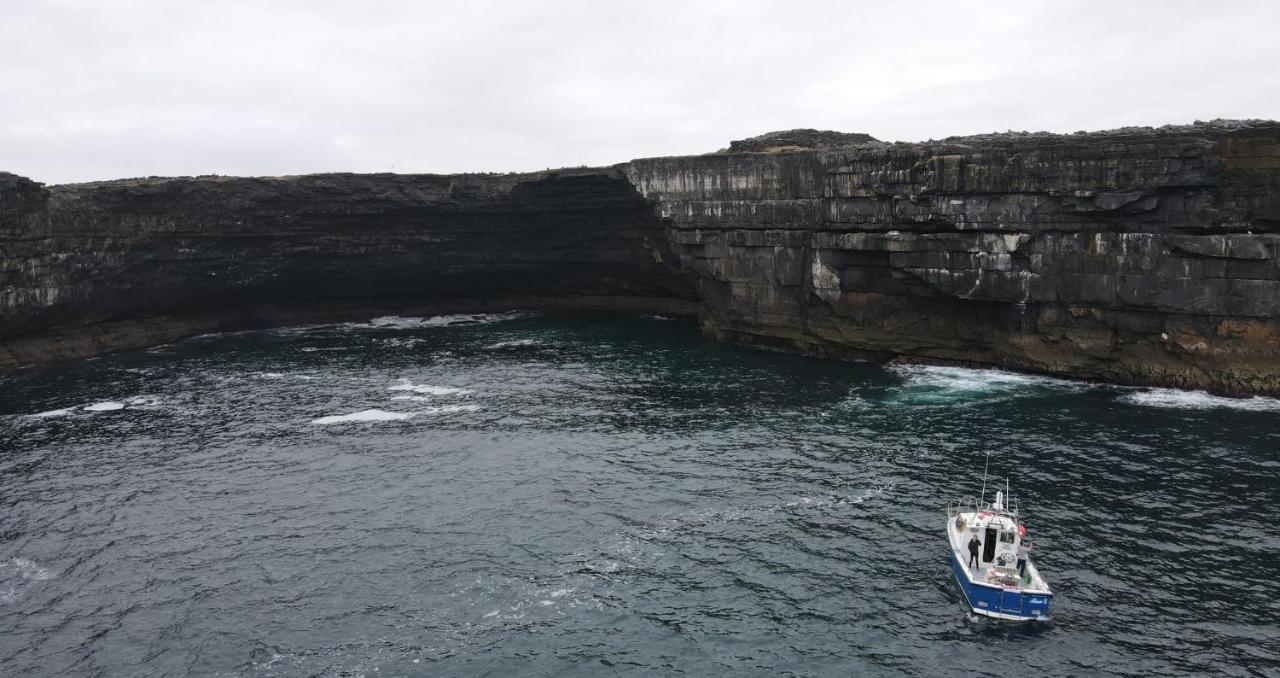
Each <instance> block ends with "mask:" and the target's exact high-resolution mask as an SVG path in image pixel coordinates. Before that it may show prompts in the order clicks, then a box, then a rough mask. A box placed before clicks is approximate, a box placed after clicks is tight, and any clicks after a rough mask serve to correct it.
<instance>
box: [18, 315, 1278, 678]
mask: <svg viewBox="0 0 1280 678" xmlns="http://www.w3.org/2000/svg"><path fill="white" fill-rule="evenodd" d="M1278 420H1280V410H1277V408H1276V407H1274V401H1271V400H1266V399H1252V400H1248V399H1245V400H1240V399H1224V398H1218V397H1215V396H1209V395H1207V394H1203V393H1195V392H1185V391H1164V390H1159V389H1130V388H1112V387H1103V386H1092V385H1086V384H1081V383H1076V382H1069V381H1063V380H1057V379H1049V378H1045V377H1039V376H1034V375H1025V374H1017V373H1011V372H1002V371H998V370H971V369H959V368H942V367H915V366H901V367H893V368H888V369H884V368H880V367H876V366H870V365H856V364H844V363H837V362H829V361H821V360H812V359H806V358H800V357H794V356H786V355H781V354H776V353H762V352H753V351H749V350H744V349H737V348H732V347H726V346H717V345H712V344H707V343H704V342H702V341H701V340H700V339H699V337H698V333H697V328H696V327H695V326H694V324H693V323H690V322H685V321H676V320H669V319H657V318H652V317H644V316H637V317H614V316H592V315H585V316H577V317H554V316H534V315H520V314H496V315H459V316H437V317H434V318H411V317H387V318H379V319H375V320H373V321H370V322H367V323H357V324H350V325H343V324H338V325H318V326H309V327H301V328H287V329H280V330H271V331H264V332H242V333H234V334H224V335H209V336H205V337H201V338H199V339H195V340H191V341H186V342H179V343H175V344H173V345H170V346H167V347H165V349H164V350H163V351H139V352H136V353H122V354H116V355H111V356H105V357H103V358H101V359H99V360H95V361H89V362H84V363H78V364H71V365H63V366H58V367H53V368H48V369H43V370H30V371H24V372H22V373H19V374H16V375H11V376H7V377H0V499H2V500H3V507H4V511H3V512H2V513H0V675H38V676H44V675H48V676H60V675H94V674H101V675H130V676H132V675H222V676H229V675H249V676H311V675H364V676H372V675H489V674H510V675H522V676H524V675H534V676H537V675H543V676H561V675H584V676H595V675H612V674H613V673H615V672H616V673H622V672H624V671H628V672H635V673H641V674H646V675H647V674H656V675H669V674H685V675H734V676H775V675H800V676H829V675H918V676H934V675H986V674H1014V675H1194V674H1205V673H1208V674H1213V673H1221V674H1229V675H1249V674H1252V675H1269V674H1272V673H1276V672H1277V671H1280V645H1278V644H1277V641H1276V635H1275V620H1276V616H1277V609H1276V603H1275V601H1276V600H1280V559H1278V558H1277V555H1276V554H1277V553H1280V532H1277V529H1276V527H1275V526H1276V525H1278V524H1280V506H1278V505H1277V502H1276V501H1275V488H1276V487H1277V484H1278V483H1280V458H1277V452H1276V450H1277V449H1280V426H1278V425H1277V423H1278ZM987 451H991V452H992V455H991V464H992V471H993V475H994V476H996V477H1001V476H1003V475H1004V474H1005V473H1008V474H1009V475H1011V476H1012V485H1013V490H1014V493H1015V494H1016V495H1017V497H1018V498H1019V500H1020V503H1021V506H1022V509H1023V512H1024V514H1025V515H1026V519H1027V522H1028V524H1029V525H1030V530H1031V532H1030V534H1031V537H1032V540H1033V541H1034V542H1035V543H1036V545H1037V546H1036V554H1037V560H1036V562H1037V565H1038V566H1039V567H1040V568H1041V570H1042V572H1043V573H1044V574H1045V576H1046V577H1047V578H1048V580H1049V581H1050V583H1051V584H1052V586H1053V587H1054V590H1055V593H1056V596H1057V602H1056V604H1055V608H1054V614H1055V619H1054V621H1053V622H1052V623H1051V624H1048V625H1040V626H1035V627H1017V628H1015V627H1010V626H1007V625H1001V624H993V623H988V622H986V621H984V620H981V619H972V618H971V616H970V615H969V614H967V613H966V611H965V610H964V609H963V607H962V606H961V602H960V594H959V593H958V591H957V590H956V589H955V587H954V585H953V583H952V582H951V574H950V570H949V568H948V562H947V554H946V551H945V549H946V542H945V538H944V536H943V531H942V530H943V522H944V510H945V506H946V504H947V502H948V501H949V500H951V499H955V498H958V497H961V496H963V495H966V494H970V493H973V492H976V491H977V490H978V486H979V484H980V480H981V470H982V461H983V459H984V456H985V453H986V452H987ZM993 658H998V659H999V665H998V667H995V668H993V665H992V664H991V661H992V659H993Z"/></svg>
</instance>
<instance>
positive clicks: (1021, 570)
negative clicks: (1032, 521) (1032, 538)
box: [1018, 528, 1031, 577]
mask: <svg viewBox="0 0 1280 678" xmlns="http://www.w3.org/2000/svg"><path fill="white" fill-rule="evenodd" d="M1023 529H1024V530H1025V529H1026V528H1023ZM1030 548H1031V544H1028V543H1027V542H1026V541H1025V540H1023V539H1019V540H1018V576H1019V577H1025V576H1027V551H1028V550H1029V549H1030Z"/></svg>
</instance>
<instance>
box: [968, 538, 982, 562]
mask: <svg viewBox="0 0 1280 678" xmlns="http://www.w3.org/2000/svg"><path fill="white" fill-rule="evenodd" d="M981 546H982V542H980V541H978V535H976V534H971V535H969V564H970V565H971V566H972V567H973V569H975V570H977V569H978V567H979V565H978V549H979V548H980V547H981Z"/></svg>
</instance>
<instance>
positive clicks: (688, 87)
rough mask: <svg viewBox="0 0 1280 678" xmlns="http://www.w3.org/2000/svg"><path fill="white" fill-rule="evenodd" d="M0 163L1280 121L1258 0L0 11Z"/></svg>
mask: <svg viewBox="0 0 1280 678" xmlns="http://www.w3.org/2000/svg"><path fill="white" fill-rule="evenodd" d="M3 12H4V16H3V21H0V45H4V47H3V50H4V59H3V60H0V91H3V92H4V96H3V97H2V98H0V169H4V170H9V171H14V172H18V173H21V174H25V175H28V176H31V177H32V178H35V179H37V180H40V181H45V182H51V183H54V182H66V181H83V180H91V179H103V178H113V177H121V176H139V175H149V174H202V173H221V174H297V173H306V172H322V171H386V170H394V171H400V172H411V171H420V172H456V171H508V170H530V169H541V168H544V167H557V166H566V165H579V164H607V163H613V162H621V161H624V160H627V159H630V158H634V157H642V156H649V155H667V154H686V153H700V152H705V151H710V150H715V149H717V148H722V147H724V146H725V145H727V143H728V141H729V140H730V139H733V138H741V137H744V136H752V135H755V134H759V133H761V132H765V131H769V130H772V129H783V128H792V127H823V128H833V129H842V130H846V131H865V132H868V133H871V134H873V135H875V136H877V137H879V138H882V139H903V140H915V139H923V138H929V137H934V138H937V137H942V136H947V135H951V134H965V133H974V132H988V131H993V130H1004V129H1009V128H1013V129H1048V130H1052V131H1062V132H1070V131H1075V130H1078V129H1100V128H1107V127H1115V126H1121V125H1131V124H1163V123H1169V122H1189V121H1191V120H1194V119H1207V118H1213V117H1272V118H1274V117H1280V86H1278V85H1280V82H1278V78H1280V76H1278V75H1277V71H1276V69H1275V64H1277V63H1280V43H1277V42H1276V41H1275V40H1273V39H1272V36H1271V35H1269V33H1270V32H1272V30H1273V29H1274V27H1275V26H1276V25H1280V5H1276V4H1275V3H1271V2H1189V1H1188V2H1154V1H1151V2H1144V1H1138V2H1128V3H1115V2H1086V1H1077V2H1066V1H1060V2H974V3H958V2H918V1H917V2H894V3H845V2H788V3H782V2H778V3H766V2H652V1H651V2H608V3H601V2H554V3H528V2H496V1H473V2H467V3H452V2H451V3H415V2H403V3H401V2H384V1H375V2H320V1H313V2H301V1H299V2H273V3H271V2H199V3H175V2H165V1H157V0H142V1H130V2H74V1H52V2H26V1H22V0H19V1H17V2H13V1H10V2H7V3H5V6H4V8H3Z"/></svg>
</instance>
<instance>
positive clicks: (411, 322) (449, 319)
mask: <svg viewBox="0 0 1280 678" xmlns="http://www.w3.org/2000/svg"><path fill="white" fill-rule="evenodd" d="M523 316H524V314H523V313H518V312H510V313H456V314H453V315H437V316H432V317H430V318H422V317H413V316H410V317H406V316H399V315H386V316H382V317H380V318H374V319H373V320H370V321H369V322H368V323H365V324H363V325H361V324H354V325H351V327H371V328H375V329H392V330H413V329H419V328H423V327H451V326H453V325H485V324H488V323H496V322H502V321H504V320H513V319H515V318H520V317H523Z"/></svg>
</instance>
